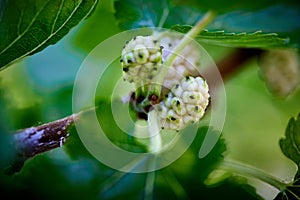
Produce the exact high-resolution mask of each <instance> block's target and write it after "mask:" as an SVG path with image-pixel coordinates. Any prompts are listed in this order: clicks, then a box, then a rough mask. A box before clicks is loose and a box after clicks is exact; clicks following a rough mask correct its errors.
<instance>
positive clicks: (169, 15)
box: [114, 0, 204, 29]
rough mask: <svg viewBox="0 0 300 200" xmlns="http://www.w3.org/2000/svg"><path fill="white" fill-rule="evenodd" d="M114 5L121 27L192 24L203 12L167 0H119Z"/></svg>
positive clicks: (166, 26)
mask: <svg viewBox="0 0 300 200" xmlns="http://www.w3.org/2000/svg"><path fill="white" fill-rule="evenodd" d="M114 6H115V10H116V13H115V16H116V19H117V21H118V23H119V26H120V27H121V28H123V29H132V28H139V27H165V28H168V27H171V26H173V25H175V24H194V23H195V22H196V21H197V20H198V19H200V18H201V16H202V15H203V14H204V12H199V10H197V9H194V8H191V7H185V6H175V5H172V4H171V3H170V2H169V1H168V0H152V1H143V0H137V1H136V0H119V1H116V2H115V4H114Z"/></svg>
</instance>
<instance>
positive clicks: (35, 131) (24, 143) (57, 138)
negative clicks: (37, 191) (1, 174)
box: [6, 113, 81, 174]
mask: <svg viewBox="0 0 300 200" xmlns="http://www.w3.org/2000/svg"><path fill="white" fill-rule="evenodd" d="M80 114H81V113H77V114H73V115H70V116H68V117H65V118H63V119H59V120H56V121H53V122H50V123H46V124H43V125H40V126H36V127H31V128H26V129H23V130H18V131H17V132H16V133H14V134H13V136H12V139H11V140H12V145H13V147H14V150H15V159H14V160H13V161H12V163H11V165H10V166H9V167H8V169H7V170H6V173H7V174H12V173H14V172H17V171H19V170H20V169H21V168H22V166H23V164H24V162H25V161H26V160H27V159H29V158H31V157H34V156H35V155H37V154H40V153H43V152H47V151H50V150H52V149H55V148H57V147H62V145H63V144H64V143H65V142H66V139H67V138H68V136H69V134H68V130H69V128H70V127H71V126H73V125H74V122H75V121H76V120H77V119H78V118H79V116H80Z"/></svg>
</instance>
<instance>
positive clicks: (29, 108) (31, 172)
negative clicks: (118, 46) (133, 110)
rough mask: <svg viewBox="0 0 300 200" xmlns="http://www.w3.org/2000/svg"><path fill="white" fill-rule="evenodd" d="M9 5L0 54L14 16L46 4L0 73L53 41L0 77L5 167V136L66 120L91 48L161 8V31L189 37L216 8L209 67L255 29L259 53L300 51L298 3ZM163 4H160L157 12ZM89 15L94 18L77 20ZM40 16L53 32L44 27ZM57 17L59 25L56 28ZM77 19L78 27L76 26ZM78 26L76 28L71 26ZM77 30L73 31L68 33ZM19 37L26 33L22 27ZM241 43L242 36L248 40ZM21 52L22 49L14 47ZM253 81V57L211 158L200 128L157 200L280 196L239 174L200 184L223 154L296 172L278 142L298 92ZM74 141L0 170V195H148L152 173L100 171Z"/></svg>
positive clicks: (166, 172) (233, 91) (2, 57)
mask: <svg viewBox="0 0 300 200" xmlns="http://www.w3.org/2000/svg"><path fill="white" fill-rule="evenodd" d="M10 2H17V1H13V0H11V1H0V16H1V17H2V18H1V19H2V20H1V21H0V52H1V50H3V49H5V48H6V47H7V44H8V43H9V42H10V41H12V40H14V39H15V38H16V37H17V35H16V32H18V31H17V30H16V27H18V26H17V24H19V23H20V21H18V16H19V15H21V13H22V12H23V11H22V10H24V13H26V15H24V18H23V19H24V23H25V22H27V21H28V20H27V19H30V17H31V16H32V15H34V14H35V13H37V12H36V8H38V7H39V6H42V7H43V6H45V5H46V4H49V5H47V9H45V11H43V12H42V11H41V15H38V17H37V18H36V21H34V23H33V27H32V29H30V30H31V31H32V32H30V33H29V32H28V34H24V35H23V37H22V38H21V40H20V41H21V43H15V45H16V46H11V48H9V50H10V51H8V50H7V51H6V52H5V54H0V66H1V67H5V66H6V64H7V63H9V62H11V61H13V60H15V59H18V60H19V59H20V58H22V57H24V56H25V55H27V54H28V55H29V54H33V53H35V52H37V51H40V50H42V49H44V48H45V47H46V46H48V45H50V44H54V43H55V45H51V46H48V47H47V48H45V49H44V50H43V51H40V52H39V53H37V54H34V55H32V56H30V57H27V58H26V59H24V60H22V61H21V62H17V63H15V64H13V65H10V66H9V67H8V68H6V69H5V70H2V71H1V72H0V105H1V111H0V128H1V145H0V148H1V166H3V167H4V166H5V164H7V162H8V161H9V160H10V146H9V144H7V140H6V137H5V133H7V132H8V131H11V130H16V129H19V128H25V127H30V126H33V125H37V124H39V123H44V122H48V121H53V120H56V119H59V118H62V117H64V116H67V115H70V114H71V113H72V101H71V98H72V87H73V81H74V79H75V76H76V72H77V70H78V69H79V67H80V64H81V62H82V61H83V59H84V58H85V56H86V55H87V54H88V53H89V51H90V50H92V49H93V48H94V47H95V46H96V45H97V44H99V43H100V42H101V41H103V40H105V39H106V38H108V37H109V36H112V35H114V34H116V33H119V32H120V31H121V30H124V29H129V28H136V27H138V26H158V25H160V19H161V14H163V13H164V10H163V9H166V8H169V13H168V15H167V17H166V21H165V23H164V27H165V28H171V27H173V26H174V25H176V24H179V25H180V26H177V28H180V30H181V31H183V32H186V29H183V28H189V26H191V25H193V24H194V22H195V21H196V20H197V19H199V18H200V17H201V16H202V15H203V13H204V12H206V11H207V9H214V10H216V11H218V16H217V17H216V19H215V21H213V22H212V24H210V25H209V26H208V27H207V29H208V32H205V33H203V34H208V35H207V37H208V38H204V39H207V40H205V41H206V42H205V43H204V40H203V35H202V40H201V35H200V36H199V38H200V39H199V42H200V44H202V45H203V46H204V47H205V48H206V50H207V51H208V53H209V54H210V55H211V56H212V57H213V59H214V60H215V61H218V60H220V59H222V58H224V57H226V56H227V55H229V53H230V52H232V51H233V47H245V46H247V47H249V46H248V45H249V44H250V43H249V37H250V38H251V34H253V33H254V32H256V31H262V33H259V34H257V35H258V36H257V37H256V36H255V37H254V39H253V40H250V41H252V42H253V43H251V44H255V45H254V47H256V48H270V47H272V48H273V47H274V46H276V47H287V46H288V47H298V45H299V44H300V39H299V33H300V23H299V20H298V19H299V17H300V12H299V4H298V2H297V1H250V2H249V1H235V0H231V1H227V2H224V1H206V0H202V1H194V0H188V1H181V0H173V1H167V0H163V1H158V0H157V1H145V0H144V1H134V0H122V1H121V0H120V1H116V2H113V1H111V0H102V1H100V2H99V3H98V5H97V7H95V8H93V6H94V5H95V1H75V2H74V1H65V5H66V6H67V7H66V9H67V8H68V9H67V10H66V11H63V10H61V11H59V12H58V10H55V9H56V8H59V6H58V5H62V4H60V3H62V2H64V1H51V2H50V1H45V2H44V3H45V5H40V4H42V3H41V2H40V1H33V0H32V1H31V0H30V3H28V2H29V0H28V1H22V3H20V4H17V7H15V6H13V5H16V4H10ZM18 3H19V1H18ZM73 3H75V4H74V5H73ZM114 3H115V4H114ZM69 4H70V5H69ZM161 4H162V5H164V6H160V5H161ZM7 5H8V6H7ZM52 6H53V7H52ZM57 6H58V7H57ZM74 6H75V7H76V6H77V7H78V8H79V9H78V12H75V13H76V15H74V18H72V20H71V21H70V22H69V24H68V25H66V26H63V28H62V29H61V32H59V33H58V32H57V34H54V36H53V37H51V38H50V39H49V40H45V39H43V38H42V36H45V38H48V37H49V35H51V34H52V33H53V30H56V27H57V26H58V24H59V20H58V19H64V18H63V17H67V18H68V17H70V16H71V15H69V14H68V13H71V12H72V8H73V10H74V8H75V7H74ZM16 8H18V9H16ZM140 8H143V9H140ZM69 9H70V10H69ZM93 9H95V10H94V11H93V13H92V15H91V16H90V17H89V18H88V19H87V20H84V21H82V18H83V17H84V16H86V15H88V14H89V13H90V12H91V11H92V10H93ZM144 9H147V10H146V11H145V10H144ZM11 10H13V11H11ZM46 10H47V11H46ZM18 11H20V12H18ZM25 11H26V12H25ZM52 12H53V13H55V15H53V13H52ZM10 13H11V14H10ZM13 13H14V14H13ZM178 13H179V14H180V15H179V16H178ZM63 14H64V15H63ZM50 16H52V17H50ZM53 16H56V17H55V18H54V17H53ZM43 17H44V18H43ZM60 17H61V18H60ZM44 19H47V20H46V21H48V22H49V23H50V24H51V23H52V24H56V25H55V26H50V25H49V24H41V23H42V22H44ZM55 19H57V23H53V21H55ZM7 20H8V21H7ZM26 20H27V21H26ZM80 21H82V22H81V23H79V22H80ZM8 22H9V23H8ZM275 22H276V23H275ZM27 23H28V22H27ZM77 23H79V25H77V26H75V25H76V24H77ZM7 24H9V27H8V26H7ZM21 25H23V22H22V23H21ZM185 25H187V26H185ZM41 26H43V27H44V28H43V30H47V31H46V32H45V35H44V34H41V33H40V32H39V31H41V29H39V27H41ZM73 26H75V27H74V28H72V29H71V27H73ZM34 27H37V28H34ZM53 27H54V29H52V28H53ZM173 28H174V29H175V28H176V27H173ZM20 30H23V29H22V26H20ZM57 30H58V29H57ZM6 31H9V32H10V33H12V34H10V35H9V38H5V37H4V35H7V34H6ZM36 31H37V32H36ZM215 31H224V32H215ZM67 32H69V33H68V34H67ZM244 32H245V34H244ZM36 33H39V34H38V35H39V37H40V38H37V39H36V40H35V39H32V37H33V35H34V36H35V35H36ZM231 33H236V34H231ZM241 33H243V34H241ZM65 34H66V36H65V37H63V36H64V35H65ZM264 34H266V35H267V36H268V34H271V37H267V38H268V39H264V36H265V35H264ZM231 35H233V36H234V37H231ZM25 36H26V37H27V38H25ZM210 36H212V38H210ZM243 37H246V38H245V40H243ZM61 38H62V39H61ZM233 38H237V40H234V39H233ZM287 38H288V39H287ZM60 39H61V40H60ZM209 39H210V40H209ZM41 41H46V42H45V43H44V44H43V45H40V46H39V47H38V48H37V45H36V44H35V43H36V42H38V44H41ZM57 41H58V42H57ZM210 41H211V42H210ZM56 42H57V43H56ZM25 44H26V45H25ZM232 44H233V45H232ZM22 45H25V46H26V48H28V49H24V48H20V46H22ZM250 46H251V47H253V45H250ZM35 48H36V50H33V49H35ZM100 59H102V58H101V57H100ZM103 59H105V58H103ZM99 67H101V64H99ZM119 71H120V69H119V68H117V67H116V68H113V69H112V70H111V72H110V73H108V74H107V77H106V80H107V82H108V81H109V80H110V79H112V78H115V77H114V75H115V74H118V73H120V72H119ZM258 74H259V68H258V65H257V62H256V60H250V61H249V62H247V63H246V64H245V66H244V68H243V69H242V70H241V71H240V72H239V73H238V74H237V75H236V76H235V77H232V78H231V79H230V80H228V81H227V82H226V85H225V87H226V94H227V115H226V122H225V126H224V130H223V134H222V136H223V139H221V140H220V141H219V142H218V145H217V146H216V148H214V150H213V151H212V152H211V153H210V154H209V155H208V156H207V157H205V158H204V159H202V160H199V159H197V154H198V150H199V147H200V145H201V142H202V140H203V137H204V135H203V130H204V129H205V128H202V129H200V130H199V133H198V135H197V138H196V140H195V141H194V143H193V145H192V146H191V148H190V149H189V150H188V151H187V152H186V153H185V154H184V156H183V157H182V158H180V159H179V160H178V161H176V162H175V163H173V164H172V165H171V166H169V167H167V168H165V169H163V170H159V171H158V172H157V173H156V179H155V185H154V197H155V199H163V198H172V199H173V198H174V199H176V198H177V199H186V198H190V199H199V197H201V198H202V197H203V198H204V199H206V198H207V199H219V198H231V199H257V198H260V197H259V196H258V194H259V195H261V196H262V197H264V198H267V199H272V198H274V197H275V196H276V194H277V192H278V191H276V190H273V189H272V188H270V187H267V186H266V185H264V184H262V183H260V182H257V181H255V180H253V179H248V180H246V179H241V178H240V177H231V178H229V179H226V180H225V181H224V182H222V183H219V184H217V185H216V186H214V187H208V186H206V185H205V184H204V182H203V181H204V180H205V178H206V176H207V175H208V174H209V172H210V171H211V169H213V168H214V167H215V166H216V165H217V164H218V162H219V161H221V160H222V159H223V157H224V156H226V157H227V158H231V159H235V160H238V161H241V162H244V163H247V164H250V165H253V166H255V167H257V168H260V169H263V170H265V171H266V172H268V173H270V174H273V175H274V176H277V177H279V178H282V179H284V180H292V178H293V177H294V173H295V172H296V167H295V166H294V163H293V162H291V161H290V160H289V159H287V158H286V157H285V156H284V155H283V154H282V152H281V149H280V146H279V144H278V141H279V138H282V137H283V136H284V130H285V127H286V124H287V122H288V120H289V118H290V117H291V116H297V114H298V113H299V111H300V104H299V99H300V92H299V90H296V91H295V92H294V93H292V94H291V95H290V96H289V97H288V98H285V99H282V98H278V97H276V96H273V95H272V94H271V93H270V92H269V91H268V90H267V88H266V86H265V83H264V82H263V81H262V80H261V79H260V77H259V75H258ZM109 95H110V93H109V90H107V91H103V92H102V91H101V94H100V95H99V99H100V100H102V101H103V102H106V100H107V99H108V97H109ZM70 134H71V136H70V138H69V140H68V142H67V143H66V145H65V146H64V147H63V148H60V149H55V150H53V151H50V152H47V153H44V154H41V155H39V156H36V157H34V158H32V159H30V160H29V161H27V162H26V163H25V166H24V168H23V169H22V171H21V172H20V173H18V174H15V175H13V176H11V177H8V176H6V175H4V174H2V173H1V175H0V185H1V187H0V188H1V189H0V190H2V191H1V192H2V194H8V195H10V197H12V198H15V197H19V195H22V197H30V198H32V199H40V198H43V199H53V198H55V199H66V198H67V199H68V198H70V199H71V198H72V199H82V198H87V199H119V198H120V197H122V198H124V199H141V198H143V197H144V192H145V191H144V190H145V180H146V178H147V176H148V174H130V173H129V174H123V173H121V172H117V171H114V170H112V169H110V168H108V167H106V166H104V165H103V164H101V163H99V162H98V161H97V160H95V159H94V158H93V157H92V156H91V155H90V154H89V152H87V150H86V149H85V148H84V146H83V145H82V143H81V141H80V140H79V137H78V135H77V133H76V130H75V129H72V130H71V133H70ZM224 141H225V142H224ZM224 143H225V144H224ZM225 146H226V147H225ZM225 149H226V151H225ZM249 183H250V185H249ZM255 189H256V190H255Z"/></svg>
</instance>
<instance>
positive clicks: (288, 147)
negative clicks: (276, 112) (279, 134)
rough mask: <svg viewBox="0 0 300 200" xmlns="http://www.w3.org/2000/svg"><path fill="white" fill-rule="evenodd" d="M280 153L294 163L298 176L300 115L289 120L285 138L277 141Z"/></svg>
mask: <svg viewBox="0 0 300 200" xmlns="http://www.w3.org/2000/svg"><path fill="white" fill-rule="evenodd" d="M279 144H280V148H281V151H282V152H283V153H284V155H285V156H286V157H288V158H289V159H291V160H292V161H293V162H294V163H296V165H297V167H298V174H299V169H300V113H299V115H298V117H297V118H296V119H295V118H293V117H292V118H291V119H290V121H289V123H288V125H287V128H286V131H285V138H282V139H280V141H279ZM297 177H298V176H297Z"/></svg>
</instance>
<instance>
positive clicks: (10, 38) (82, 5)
mask: <svg viewBox="0 0 300 200" xmlns="http://www.w3.org/2000/svg"><path fill="white" fill-rule="evenodd" d="M97 2H98V0H51V1H49V0H48V1H38V0H23V1H18V0H7V1H1V2H0V41H1V43H0V70H1V69H4V68H6V67H8V66H9V65H11V64H13V63H16V62H18V61H20V60H21V59H23V58H25V57H26V56H28V55H32V54H34V53H37V52H39V51H41V50H43V49H44V48H46V47H47V46H49V45H51V44H55V43H56V42H58V41H59V40H60V39H61V38H63V37H64V36H65V35H66V34H67V33H68V32H69V31H70V29H71V28H72V27H74V26H76V25H77V24H78V23H79V22H80V21H81V20H83V19H84V18H86V17H87V16H88V15H89V14H90V13H91V11H92V10H93V9H94V8H95V6H96V5H97Z"/></svg>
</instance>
